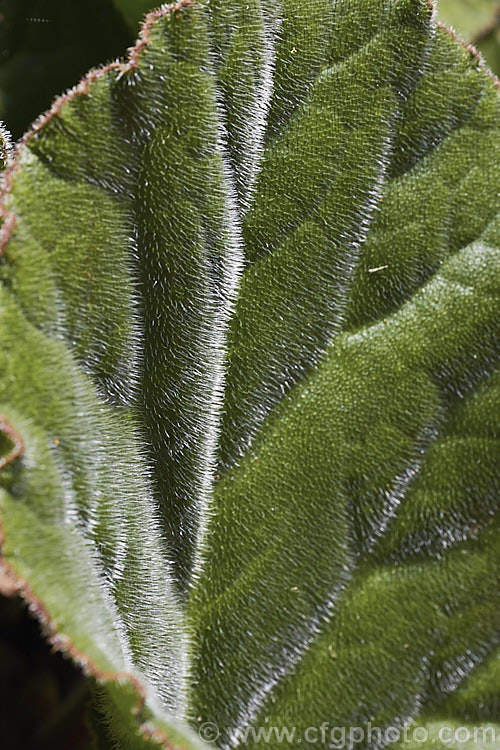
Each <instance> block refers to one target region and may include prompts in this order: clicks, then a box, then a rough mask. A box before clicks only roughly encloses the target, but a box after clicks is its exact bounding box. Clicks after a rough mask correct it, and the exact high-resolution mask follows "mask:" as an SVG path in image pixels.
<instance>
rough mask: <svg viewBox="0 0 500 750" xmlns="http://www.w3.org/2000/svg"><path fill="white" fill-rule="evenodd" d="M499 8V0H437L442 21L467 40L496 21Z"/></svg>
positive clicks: (470, 39)
mask: <svg viewBox="0 0 500 750" xmlns="http://www.w3.org/2000/svg"><path fill="white" fill-rule="evenodd" d="M499 8H500V4H499V3H498V0H437V10H438V13H439V16H440V18H441V19H442V21H443V22H444V23H446V24H449V25H450V26H453V27H454V28H455V29H456V30H457V31H458V33H459V34H460V35H461V36H463V38H464V39H466V40H467V41H472V40H473V39H474V37H475V36H476V35H477V34H479V33H480V32H481V31H483V30H484V29H486V28H487V27H488V26H491V25H492V23H494V21H495V17H496V15H497V13H498V10H499Z"/></svg>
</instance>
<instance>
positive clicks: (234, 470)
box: [0, 0, 500, 747]
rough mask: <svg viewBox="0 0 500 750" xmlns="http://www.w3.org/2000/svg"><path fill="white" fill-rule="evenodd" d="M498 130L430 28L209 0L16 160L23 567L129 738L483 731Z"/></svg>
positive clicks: (6, 394)
mask: <svg viewBox="0 0 500 750" xmlns="http://www.w3.org/2000/svg"><path fill="white" fill-rule="evenodd" d="M498 114H499V104H498V91H497V86H496V82H495V81H494V80H493V79H492V77H491V76H490V75H489V74H488V73H487V71H485V69H484V68H483V66H482V64H481V62H480V60H478V58H477V56H476V55H475V53H473V52H471V51H469V50H467V49H465V48H463V47H462V46H460V45H459V44H458V43H457V42H456V40H455V39H454V38H452V36H451V35H450V34H449V33H448V32H446V31H445V30H444V29H440V28H438V27H437V26H436V23H435V19H434V17H433V9H432V7H431V6H430V4H429V3H427V2H423V1H422V2H420V0H391V1H390V2H382V0H369V1H368V2H363V3H361V2H358V1H355V0H338V2H335V3H332V2H330V1H329V2H326V0H314V1H313V0H309V2H307V3H298V2H296V1H295V0H286V1H285V0H283V2H273V3H270V4H267V5H265V6H264V5H262V4H261V3H260V2H251V3H247V2H237V1H236V0H234V1H233V2H230V3H223V2H219V0H214V1H213V2H210V3H209V4H203V3H197V2H190V1H189V0H184V2H181V3H179V4H177V5H175V6H164V7H162V8H161V9H159V10H157V11H154V12H153V13H151V14H150V15H149V16H148V17H147V19H146V22H145V25H144V27H143V30H142V36H141V40H140V41H139V43H138V44H137V45H136V47H135V48H134V49H133V50H132V52H131V55H130V58H129V60H128V61H127V62H125V63H114V64H111V65H108V66H106V67H105V68H103V69H101V70H97V71H94V72H91V73H90V74H89V75H88V76H87V77H86V79H84V80H83V81H82V83H81V84H80V85H79V86H78V87H77V88H76V89H75V90H74V91H73V92H70V93H69V94H68V95H66V96H64V97H62V98H61V99H59V100H58V101H56V103H55V104H54V107H53V109H52V111H51V112H50V113H49V114H48V115H47V116H45V117H44V118H42V119H41V120H40V121H39V122H38V123H37V124H36V125H35V127H34V129H33V130H32V131H31V132H30V133H28V135H27V136H26V137H25V139H24V141H23V143H22V144H21V145H20V146H19V149H18V153H17V155H16V157H15V160H14V163H13V165H12V166H11V167H9V169H8V170H7V174H6V177H5V180H4V189H3V197H2V217H3V227H2V237H1V243H2V264H1V268H0V271H1V279H2V285H1V287H0V293H1V298H2V301H1V305H0V310H1V316H2V320H1V323H0V332H1V336H2V347H1V354H0V372H1V383H2V386H1V387H2V394H1V397H0V414H2V415H3V416H2V420H3V421H2V423H1V424H5V425H8V428H7V429H5V428H2V429H3V433H4V440H3V442H2V443H1V444H0V447H4V459H5V460H4V463H5V467H4V468H3V470H2V489H1V500H0V503H1V505H0V507H1V517H2V528H3V534H4V537H5V539H4V543H3V546H2V555H3V557H4V559H5V561H6V562H7V563H8V564H9V565H10V566H11V567H12V569H13V570H15V571H16V573H17V575H18V576H20V577H22V578H24V579H26V580H27V581H29V584H30V586H31V588H30V589H29V591H28V589H26V588H25V591H26V592H27V595H28V596H31V597H32V598H33V600H34V601H35V600H36V601H37V602H38V603H39V605H40V608H41V603H43V605H44V611H45V610H46V612H47V613H48V614H47V618H48V622H47V624H48V626H49V627H52V630H53V632H52V637H53V638H55V639H56V640H57V639H59V640H58V642H59V643H60V645H62V646H64V644H65V643H66V648H68V649H69V650H70V652H71V651H73V654H74V655H75V651H78V652H81V654H86V657H80V658H83V662H84V663H86V664H87V669H88V670H89V672H90V673H91V674H93V675H94V680H95V682H96V684H98V685H99V687H98V688H96V690H98V691H100V692H99V694H100V696H101V697H100V699H99V700H100V702H101V703H103V702H104V703H105V704H106V709H105V710H106V712H107V713H108V714H109V716H110V727H111V729H110V730H109V731H110V732H111V735H113V733H114V735H113V736H115V739H116V738H119V740H120V741H122V742H124V743H125V742H127V741H128V742H130V743H131V744H132V743H134V742H135V745H133V744H132V746H142V744H148V742H149V743H151V742H153V743H155V742H156V743H157V744H162V743H165V742H166V741H167V740H166V739H165V738H170V740H171V741H172V742H174V743H180V745H183V746H188V747H201V746H202V744H203V743H202V740H203V737H202V739H201V740H198V739H197V738H196V736H195V735H194V734H193V733H192V732H191V730H190V729H189V728H188V727H187V723H191V724H192V726H193V728H194V729H195V730H196V728H197V727H198V726H199V725H200V723H201V724H203V723H204V722H207V721H208V722H213V723H215V724H216V725H217V726H218V730H219V732H220V736H219V743H220V744H221V746H222V747H230V746H238V745H242V746H245V747H247V746H248V747H252V746H253V744H258V743H257V741H253V740H252V735H248V729H249V727H259V726H263V725H265V724H268V725H269V726H277V727H280V726H294V727H296V728H297V732H299V733H300V732H304V731H305V730H306V729H307V727H311V726H318V727H319V726H320V725H321V724H322V722H323V721H325V719H328V721H330V723H331V724H332V725H335V726H337V727H349V726H364V725H365V724H366V723H367V722H368V721H376V722H377V724H378V726H380V727H381V728H387V727H391V726H399V725H401V724H403V723H404V722H406V721H410V720H415V721H421V722H422V725H424V724H425V725H427V724H426V723H429V722H430V723H431V724H432V722H434V723H435V722H439V721H444V720H445V716H446V713H445V708H441V704H443V705H444V706H445V707H446V705H448V704H447V703H446V701H449V705H450V708H449V711H450V716H453V717H454V720H457V721H458V720H459V719H460V718H461V717H463V719H464V720H465V719H469V716H468V713H467V712H468V710H469V709H468V708H467V706H468V705H469V704H468V703H467V701H468V699H467V698H466V696H467V691H468V690H469V691H471V692H472V693H473V692H474V681H477V682H478V684H480V685H481V686H482V687H481V688H480V690H482V691H483V692H484V690H485V687H484V683H485V680H484V679H483V680H481V677H480V675H481V670H482V669H487V668H488V664H489V661H488V660H492V659H493V655H494V651H495V648H496V646H497V644H498V626H497V623H498V614H499V608H500V598H499V591H498V575H497V573H498V563H499V559H498V551H497V548H498V545H496V544H495V542H496V538H497V534H498V521H497V512H498V496H499V493H498V489H499V488H498V470H497V468H496V463H497V460H498V439H499V435H498V420H497V421H495V413H497V412H498V405H499V391H498V375H497V374H495V364H496V362H497V359H498V338H497V336H498V326H497V322H498V312H499V309H498V279H499V273H498V271H499V269H498V264H499V255H498V239H499V225H498V218H497V215H498V192H499V191H498V162H499V154H500V143H499V137H498V126H499V118H498ZM495 410H496V412H495ZM16 435H17V436H19V441H18V442H17V443H16V438H15V436H16ZM9 436H10V437H9ZM16 446H17V448H16ZM16 450H17V453H16ZM68 602H71V603H72V606H68ZM82 613H83V614H82ZM61 634H62V635H61ZM64 636H65V637H66V638H67V639H68V640H67V641H65V639H64ZM85 658H86V659H87V662H85ZM482 662H484V664H482ZM481 664H482V666H481ZM485 665H486V666H485ZM124 674H130V675H131V676H132V678H130V679H129V680H128V682H127V680H126V678H125V677H124V676H123V675H124ZM111 675H115V676H116V675H122V677H118V678H117V679H118V682H116V680H115V681H113V680H111V679H110V677H111ZM478 675H479V677H478ZM134 680H136V681H138V683H140V684H142V686H143V687H142V688H138V687H137V684H138V683H136V682H134ZM471 685H472V687H471ZM137 690H138V691H139V692H138V693H137V692H135V691H137ZM141 690H142V691H144V696H145V700H146V703H145V706H144V707H143V708H142V713H141V711H140V712H139V720H136V719H134V718H133V717H132V719H131V718H130V717H131V713H130V711H131V702H132V701H133V695H134V694H135V695H139V694H140V692H141ZM478 690H479V688H478ZM461 696H463V697H462V698H461ZM453 701H455V702H453ZM484 705H485V706H486V708H485V709H484V711H483V714H482V715H481V716H478V717H477V720H478V721H479V720H480V719H484V720H485V721H486V720H488V719H491V720H494V719H495V718H497V717H495V716H494V708H492V707H491V706H490V704H488V702H487V700H485V702H484ZM488 706H489V707H488ZM446 710H448V709H446ZM440 712H441V713H440ZM125 716H126V717H128V718H127V720H126V721H125V723H123V721H122V719H123V717H125ZM450 720H451V719H450ZM148 721H149V722H150V723H149V724H148ZM141 722H142V725H141ZM151 722H152V725H153V726H156V728H157V731H160V730H161V731H163V732H164V734H163V735H161V736H160V735H159V734H156V735H154V736H152V737H151V739H150V740H148V739H147V736H148V731H149V729H148V728H149V727H150V726H151ZM179 722H181V724H179ZM182 722H183V723H182ZM433 726H434V724H433ZM120 727H121V728H120ZM140 727H141V729H140V731H141V732H142V734H140V731H139V728H140ZM254 740H255V738H254ZM273 742H274V743H275V744H276V746H278V744H279V741H278V739H277V738H274V740H273V739H272V738H271V741H270V744H271V747H273V746H274V745H273ZM141 743H142V744H141ZM386 744H387V743H386ZM325 746H326V745H325Z"/></svg>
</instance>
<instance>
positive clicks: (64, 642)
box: [0, 0, 194, 750]
mask: <svg viewBox="0 0 500 750" xmlns="http://www.w3.org/2000/svg"><path fill="white" fill-rule="evenodd" d="M193 4H194V0H179V1H178V2H176V3H172V4H167V5H162V6H161V7H160V8H158V9H156V10H153V11H151V12H150V13H148V14H147V15H146V17H145V19H144V22H143V24H142V27H141V30H140V33H139V39H138V41H137V43H136V44H135V45H134V46H133V47H131V48H130V49H129V50H128V56H127V59H126V60H125V61H120V60H115V61H113V62H111V63H108V64H107V65H102V66H100V67H97V68H92V69H91V70H90V71H89V72H88V73H86V75H85V76H84V77H83V78H82V79H81V81H80V82H79V83H78V84H77V85H76V86H74V87H73V88H71V89H69V90H68V91H66V92H65V93H64V94H62V95H60V96H58V97H57V98H56V99H55V100H54V102H53V104H52V106H51V107H50V109H48V110H47V111H46V112H45V113H43V114H42V115H40V117H38V118H37V119H36V120H35V121H34V123H33V124H32V126H31V128H30V129H29V130H28V131H27V132H26V133H25V135H24V136H23V137H22V138H21V139H20V140H19V141H18V142H17V143H16V145H15V147H14V154H13V156H12V158H11V160H10V162H9V165H8V166H7V169H6V170H5V172H4V174H3V176H2V185H1V190H0V219H2V220H3V223H2V227H1V229H0V256H1V255H2V254H3V253H4V251H5V248H6V246H7V244H8V242H9V240H10V239H11V237H12V235H13V233H14V232H15V229H16V227H17V217H16V215H15V213H13V212H11V211H9V210H8V208H7V207H6V205H5V199H6V197H7V196H8V194H9V193H10V191H11V190H12V187H13V180H14V177H15V175H16V173H17V172H18V170H19V169H20V167H21V163H20V160H19V154H20V152H21V149H22V147H24V146H26V145H27V144H28V143H29V141H30V140H31V139H32V138H33V137H34V136H35V135H36V134H37V133H38V132H39V131H40V130H42V128H43V127H44V126H45V125H46V124H47V123H48V122H50V120H52V119H53V118H54V117H57V116H58V115H59V114H60V112H61V110H62V108H63V106H64V105H65V104H66V103H67V102H69V101H71V100H73V99H75V98H77V97H78V96H86V95H88V93H89V89H90V86H91V84H92V83H93V82H94V81H96V80H97V79H99V78H102V77H103V76H104V75H106V74H107V73H108V72H109V71H111V70H119V71H120V72H121V74H122V75H123V74H125V73H128V72H130V71H131V70H133V69H134V68H136V67H137V65H138V63H139V58H140V55H141V52H142V51H143V50H144V48H145V47H147V46H148V44H149V42H150V37H151V30H152V27H153V25H154V24H155V23H156V22H157V21H158V20H159V19H160V18H163V17H166V16H169V15H172V14H173V13H178V12H181V11H182V10H183V9H184V8H187V7H190V6H192V5H193ZM0 432H3V433H4V434H5V435H7V437H8V438H10V439H11V440H12V442H13V443H14V447H13V449H12V450H11V451H10V453H9V454H8V455H7V456H5V457H4V458H3V459H1V460H0V469H2V468H4V467H5V466H6V465H7V464H9V463H11V462H12V461H14V460H15V459H18V458H21V457H22V455H23V453H24V441H23V439H22V436H21V435H19V433H18V432H17V431H16V430H15V429H14V428H13V427H12V425H10V423H9V422H8V421H7V420H6V418H5V417H3V416H2V415H0ZM5 543H6V538H5V534H4V530H3V525H2V520H1V518H0V595H2V596H7V597H14V596H18V597H20V599H21V600H22V601H23V602H24V603H25V604H26V605H27V608H28V611H29V612H30V614H31V615H32V616H33V617H34V618H35V619H36V620H37V621H38V622H39V624H40V628H41V631H42V635H43V637H44V638H45V640H46V641H47V643H48V644H49V645H50V646H51V648H52V650H53V652H54V653H55V652H61V653H62V654H63V655H64V656H67V657H69V658H70V659H71V661H72V662H73V663H74V664H75V665H76V666H77V667H78V668H79V669H81V670H82V673H83V674H84V675H85V676H86V677H89V678H93V679H95V680H96V682H98V683H99V684H101V685H104V684H105V683H106V682H114V683H118V684H120V685H123V684H125V683H128V684H130V685H132V687H133V689H134V690H135V692H136V694H137V703H136V705H135V707H134V708H133V709H132V713H133V714H134V715H135V716H137V717H139V716H140V715H141V713H142V712H143V711H144V708H145V706H146V693H145V690H144V687H143V686H142V684H141V682H140V681H139V680H138V679H137V677H135V676H134V675H132V674H130V673H128V672H107V671H103V670H102V669H100V668H99V667H98V666H97V665H96V664H95V662H94V661H93V660H92V659H91V658H90V657H89V656H87V654H85V653H83V652H82V651H80V650H79V649H77V648H76V646H75V645H74V644H73V642H72V641H71V639H70V638H69V637H68V636H66V635H64V634H63V633H61V632H60V631H59V629H58V627H57V623H56V622H55V621H53V620H52V618H51V616H50V613H49V611H48V609H47V607H46V606H45V604H44V603H43V601H42V600H41V599H40V598H39V597H38V596H37V595H36V593H35V592H34V590H33V589H32V587H31V585H30V583H29V582H28V581H27V580H26V579H25V578H23V577H22V576H21V575H19V573H18V572H17V571H16V568H15V566H14V565H13V564H12V563H11V562H8V561H7V560H6V559H5V557H4V556H3V554H2V550H3V548H4V546H5ZM137 729H138V732H139V733H140V734H141V735H142V736H143V737H144V739H145V740H150V741H153V742H156V743H157V744H158V745H159V746H161V747H163V748H165V749H166V750H186V748H184V746H182V745H176V744H173V743H172V742H171V741H170V740H169V738H168V737H167V735H166V734H165V732H163V731H162V730H160V729H158V728H157V727H155V726H154V725H153V724H152V720H148V721H146V722H143V723H141V724H138V727H137Z"/></svg>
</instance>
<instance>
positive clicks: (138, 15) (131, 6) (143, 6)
mask: <svg viewBox="0 0 500 750" xmlns="http://www.w3.org/2000/svg"><path fill="white" fill-rule="evenodd" d="M113 2H114V4H115V5H116V7H117V8H118V10H119V11H121V13H122V14H123V16H124V18H125V20H126V21H127V23H128V25H129V26H130V28H131V29H132V30H133V31H134V33H135V32H136V31H137V29H138V28H139V23H140V21H142V20H144V16H145V15H146V13H148V12H149V11H150V10H153V8H154V6H155V4H154V0H153V1H152V0H113Z"/></svg>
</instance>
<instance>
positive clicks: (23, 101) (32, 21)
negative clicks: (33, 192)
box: [0, 0, 137, 139]
mask: <svg viewBox="0 0 500 750" xmlns="http://www.w3.org/2000/svg"><path fill="white" fill-rule="evenodd" d="M136 32H137V26H135V27H134V29H133V36H132V35H131V34H130V31H129V29H128V28H127V26H126V24H125V22H124V20H123V19H122V17H121V15H120V13H118V11H117V10H116V9H115V7H114V5H113V2H112V0H85V2H69V3H68V2H66V0H22V2H19V0H0V50H1V53H2V54H1V58H0V119H1V120H4V122H5V123H6V125H7V127H8V128H9V130H10V131H11V132H12V133H13V135H14V137H15V138H16V139H17V138H20V137H21V136H22V134H23V133H24V131H25V130H26V128H27V127H28V126H29V124H30V123H31V122H32V121H33V120H34V119H35V118H36V117H38V115H39V114H40V112H41V111H43V110H44V109H47V108H48V107H50V105H51V103H52V100H53V98H54V97H55V96H56V95H57V94H59V93H60V92H61V91H64V90H65V89H67V88H69V87H71V86H74V84H75V83H77V81H78V79H79V78H81V76H83V75H84V74H85V73H86V72H87V70H88V69H89V67H90V66H92V65H98V64H100V63H102V62H108V61H110V60H113V59H114V58H116V57H117V56H119V55H121V54H123V50H124V49H126V48H127V46H130V45H131V44H132V43H133V41H134V38H135V35H136Z"/></svg>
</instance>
